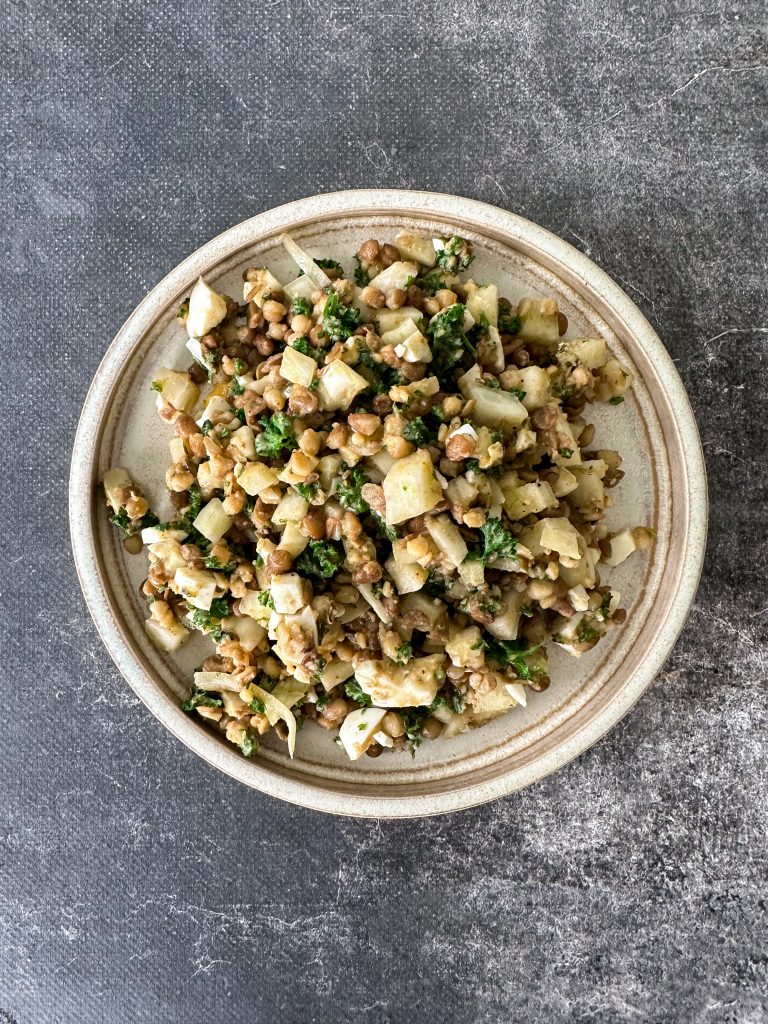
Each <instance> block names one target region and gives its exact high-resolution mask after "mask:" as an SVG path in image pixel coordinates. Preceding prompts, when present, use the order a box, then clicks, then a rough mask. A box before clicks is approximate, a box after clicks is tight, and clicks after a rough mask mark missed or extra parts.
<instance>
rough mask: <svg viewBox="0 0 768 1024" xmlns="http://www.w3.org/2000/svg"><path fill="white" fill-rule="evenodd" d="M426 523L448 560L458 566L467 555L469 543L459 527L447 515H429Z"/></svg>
mask: <svg viewBox="0 0 768 1024" xmlns="http://www.w3.org/2000/svg"><path fill="white" fill-rule="evenodd" d="M425 525H426V527H427V532H428V533H429V535H430V537H431V538H432V540H433V541H434V542H435V544H437V546H438V548H439V549H440V551H442V553H443V554H444V555H445V557H446V558H447V559H448V561H449V562H450V563H451V565H453V566H454V567H456V568H458V566H460V565H461V563H462V562H463V561H464V559H465V558H466V557H467V550H468V549H467V545H466V542H465V541H464V538H463V537H462V536H461V534H460V533H459V529H458V527H457V526H456V525H455V524H454V523H453V522H452V520H451V519H450V518H449V517H448V516H447V515H439V516H429V517H428V518H427V519H426V521H425Z"/></svg>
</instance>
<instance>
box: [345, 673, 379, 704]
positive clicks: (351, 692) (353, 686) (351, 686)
mask: <svg viewBox="0 0 768 1024" xmlns="http://www.w3.org/2000/svg"><path fill="white" fill-rule="evenodd" d="M344 693H346V695H347V696H348V697H349V699H350V700H353V701H355V703H356V704H362V706H363V707H364V708H369V707H370V706H371V704H372V703H373V702H372V701H371V698H370V697H369V696H368V694H367V693H366V692H365V690H363V689H362V687H361V686H360V683H358V681H357V680H356V679H355V678H354V676H353V677H352V679H348V680H347V682H346V683H345V684H344Z"/></svg>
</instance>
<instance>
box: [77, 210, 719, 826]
mask: <svg viewBox="0 0 768 1024" xmlns="http://www.w3.org/2000/svg"><path fill="white" fill-rule="evenodd" d="M404 225H405V226H408V227H411V228H413V229H414V230H415V231H417V232H421V233H424V234H427V235H433V234H453V233H457V234H461V235H463V236H465V237H468V238H470V239H472V240H473V241H474V242H475V245H476V252H477V253H478V256H477V259H476V262H475V264H474V265H473V276H474V277H475V278H476V279H478V280H482V281H484V282H491V281H494V282H496V283H498V284H499V285H500V286H501V292H502V294H504V295H506V296H508V297H509V298H510V299H512V300H513V301H517V299H519V298H521V297H522V296H524V295H533V296H548V295H553V296H555V297H556V298H557V301H558V303H559V305H560V308H561V309H562V310H563V311H564V312H565V313H566V314H567V316H568V319H569V323H570V328H569V336H585V335H592V334H595V333H597V334H599V335H602V336H603V337H605V338H606V339H607V341H608V343H609V345H610V347H611V349H612V350H613V352H614V354H615V355H616V356H617V357H618V358H619V359H620V360H621V361H622V362H623V363H624V364H626V365H628V366H629V367H630V368H631V370H632V372H633V373H634V375H635V378H636V383H635V386H634V389H633V391H632V392H631V394H630V396H629V397H628V399H627V400H626V401H625V402H624V403H623V404H622V405H620V406H603V407H599V408H590V410H589V411H588V418H589V419H590V420H591V421H592V422H594V423H595V425H596V427H597V438H596V443H597V444H598V445H602V446H605V447H612V448H613V447H615V448H617V449H618V450H619V451H620V452H621V454H622V455H623V458H624V469H625V470H626V477H625V479H624V480H623V481H622V483H621V485H620V486H619V487H618V488H616V489H615V490H614V491H612V495H613V496H614V499H615V506H614V507H613V508H612V509H611V510H610V519H609V523H610V525H611V526H612V527H618V526H620V525H636V524H638V523H642V524H648V525H653V526H654V527H655V529H656V531H657V534H658V539H657V542H656V546H655V549H654V550H653V552H652V553H651V555H650V557H649V556H646V555H643V554H636V555H633V556H632V557H631V558H630V559H629V560H628V561H627V562H625V563H624V564H623V565H621V566H619V567H617V568H616V569H613V570H610V571H609V572H608V573H605V574H603V571H602V570H601V575H602V576H603V579H604V581H605V582H610V584H611V586H612V588H614V589H618V590H619V591H620V592H621V594H622V597H623V604H624V606H625V607H626V608H627V612H628V616H627V621H626V623H625V625H624V626H622V627H621V628H620V629H615V630H612V631H611V633H610V635H609V637H607V638H606V640H605V641H603V642H602V643H600V644H599V645H598V646H597V647H596V648H595V650H593V651H592V652H590V653H588V654H586V655H584V656H583V657H582V658H580V659H573V658H571V657H570V656H569V655H568V654H565V653H562V652H559V651H554V652H552V655H551V661H550V673H551V676H552V685H551V686H550V687H549V689H548V690H546V691H545V692H544V693H540V694H531V696H530V699H529V703H528V707H527V708H525V709H523V708H518V709H515V710H514V711H512V712H510V713H509V714H507V715H505V716H503V717H502V718H499V719H497V720H496V721H494V722H492V723H491V724H490V725H487V726H485V727H483V728H481V729H476V730H472V731H470V732H467V733H464V734H463V735H461V736H458V737H456V738H454V739H451V740H448V741H444V742H434V743H429V742H425V743H424V744H423V745H422V746H421V748H420V749H419V751H418V753H417V755H416V757H415V758H413V759H412V758H411V757H410V756H409V755H407V754H403V755H391V756H384V757H380V758H376V759H372V758H363V759H362V760H361V761H358V762H355V763H352V762H350V761H348V760H347V759H346V756H345V755H344V754H343V752H342V751H340V750H339V748H338V746H337V745H336V744H335V743H333V742H332V737H331V736H330V735H329V734H328V733H327V732H325V731H323V730H321V729H318V728H316V727H314V726H308V727H307V728H305V729H304V730H302V732H301V733H300V735H299V742H298V746H297V754H296V759H295V760H293V761H291V760H289V758H288V756H287V752H286V748H285V746H284V745H283V744H281V743H280V742H279V741H277V740H275V742H274V744H272V743H271V742H270V741H269V740H268V741H267V743H266V744H265V745H264V746H263V747H262V751H261V753H260V754H259V755H258V756H257V757H256V758H255V759H251V760H246V759H245V758H243V757H242V756H241V755H240V753H239V752H238V751H237V750H236V749H235V748H234V747H232V746H231V745H230V744H228V743H226V741H224V740H223V739H221V738H220V737H219V736H218V735H216V734H214V733H212V732H210V731H208V730H207V729H206V727H205V726H204V725H203V724H202V723H201V721H200V720H198V719H197V718H196V717H195V716H190V715H188V714H185V713H184V712H183V711H181V709H180V707H179V698H180V697H182V696H184V695H186V694H187V693H188V691H189V681H190V679H191V671H192V669H193V667H194V666H195V665H196V664H199V662H200V661H201V660H202V658H203V657H204V654H203V651H204V650H205V647H204V646H201V645H204V644H205V643H206V641H204V640H203V639H202V638H200V639H199V640H198V638H195V640H194V641H191V642H189V643H188V644H187V645H185V647H184V648H182V650H181V651H180V652H179V654H178V656H176V655H166V654H163V653H161V652H160V651H158V650H156V649H155V648H154V647H153V646H152V645H151V643H150V642H149V641H148V639H147V636H146V634H145V632H144V629H143V627H142V621H143V619H144V618H145V616H146V609H145V606H144V602H143V601H142V600H140V599H139V597H138V593H137V591H138V586H139V585H140V583H141V580H142V579H143V578H144V576H145V574H146V573H145V567H146V559H145V557H144V556H143V555H138V556H136V555H128V554H126V553H125V551H124V549H123V547H122V545H121V543H120V541H119V539H118V536H117V531H116V530H114V528H113V527H112V526H110V525H109V524H108V522H107V517H106V514H105V511H104V508H103V499H102V497H101V495H100V493H99V486H98V481H99V480H100V478H101V477H102V475H103V474H104V472H105V470H107V469H108V468H109V467H110V466H112V465H124V466H127V467H129V468H130V470H131V471H132V473H133V475H134V478H135V479H136V480H137V481H138V482H140V483H141V485H142V486H143V487H144V488H145V491H146V493H147V495H148V496H149V497H150V499H151V501H152V504H153V506H154V507H155V508H156V509H157V510H158V512H159V513H160V514H161V515H162V514H163V512H164V510H165V509H167V497H166V494H165V486H164V467H165V465H166V460H167V439H168V436H169V435H170V430H169V429H168V428H166V427H165V426H164V425H163V424H162V422H161V421H159V420H158V418H157V415H156V412H155V409H154V402H153V398H154V395H153V394H152V392H151V391H150V388H149V384H150V381H151V379H152V374H153V371H154V370H155V369H156V368H157V367H158V366H160V365H167V366H177V367H179V368H182V367H185V366H186V365H188V363H189V359H188V354H187V353H186V352H185V349H184V340H185V338H184V332H183V330H182V328H181V327H180V326H179V325H178V324H177V322H176V320H175V312H176V309H177V307H178V305H179V302H180V300H181V299H183V298H184V297H185V296H186V295H187V294H188V293H189V291H190V287H191V285H192V284H193V283H194V281H195V279H196V278H197V277H198V275H200V274H203V275H205V277H206V279H207V280H208V281H210V282H211V283H212V284H213V286H214V287H216V288H218V289H220V290H224V291H228V292H229V293H230V294H232V295H236V294H239V292H240V288H241V278H240V275H241V272H242V270H243V269H244V268H245V267H246V266H249V265H264V264H268V265H269V266H270V267H272V268H273V269H275V270H276V272H277V274H278V275H280V274H281V273H282V272H285V273H286V274H288V273H295V269H294V268H292V266H291V264H290V260H289V259H288V258H287V257H286V255H285V253H284V251H283V250H282V247H281V246H280V243H279V236H280V234H281V232H283V231H290V233H291V234H292V235H293V236H294V238H296V240H297V241H298V242H299V243H300V244H301V245H303V246H304V247H305V248H307V249H309V251H310V252H312V253H314V254H315V255H318V256H320V255H322V256H326V257H335V258H338V259H340V260H342V261H343V262H344V263H345V264H346V265H349V264H350V263H351V256H352V254H353V253H354V251H355V249H356V248H357V246H358V245H359V243H360V241H362V240H363V239H365V238H371V237H374V238H380V239H392V237H393V236H394V234H395V232H396V230H397V229H398V228H400V227H402V226H404ZM706 518H707V504H706V481H705V470H704V461H703V457H702V452H701V445H700V442H699V437H698V433H697V430H696V425H695V422H694V418H693V414H692V412H691V408H690V405H689V402H688V398H687V396H686V394H685V390H684V388H683V385H682V383H681V381H680V378H679V376H678V374H677V372H676V370H675V367H674V365H673V363H672V360H671V359H670V357H669V355H668V354H667V352H666V350H665V349H664V346H663V345H662V343H661V342H660V340H659V338H658V337H657V336H656V334H655V333H654V331H653V330H652V328H651V327H650V325H649V324H648V322H647V321H646V320H645V318H644V317H643V316H642V314H641V313H640V311H639V310H638V309H637V307H636V306H635V305H634V304H633V303H632V302H631V300H630V299H629V298H628V297H627V296H626V295H625V294H624V292H623V291H622V290H621V289H620V288H619V287H618V286H617V285H616V284H614V282H613V281H612V280H611V279H610V278H609V277H608V276H607V275H606V274H604V273H603V272H602V271H601V270H599V269H598V268H597V267H596V266H595V265H594V263H592V262H591V261H590V260H589V259H587V257H586V256H584V255H583V254H582V253H580V252H578V251H577V250H576V249H574V248H572V247H571V246H570V245H568V244H567V243H566V242H564V241H562V240H561V239H560V238H557V237H556V236H555V235H552V234H550V233H549V232H548V231H545V230H544V229H542V228H540V227H537V226H536V225H535V224H532V223H530V222H529V221H527V220H524V219H523V218H522V217H518V216H515V215H514V214H511V213H508V212H506V211H504V210H500V209H497V208H496V207H493V206H487V205H485V204H483V203H478V202H474V201H472V200H468V199H462V198H459V197H456V196H448V195H437V194H434V193H427V192H406V191H395V190H386V191H354V192H338V193H334V194H330V195H321V196H313V197H311V198H309V199H303V200H300V201H298V202H294V203H290V204H288V205H287V206H281V207H278V208H277V209H274V210H270V211H268V212H267V213H262V214H259V215H258V216H256V217H253V218H252V219H250V220H247V221H244V222H243V223H242V224H238V225H237V226H236V227H233V228H231V229H230V230H229V231H225V232H224V233H223V234H222V235H219V237H218V238H214V239H213V240H212V241H210V242H208V243H207V244H206V245H204V246H203V247H202V248H201V249H199V250H198V251H197V252H196V253H194V255H192V256H190V257H189V258H188V259H186V260H185V261H184V262H183V263H181V264H180V265H179V266H178V267H177V268H176V269H175V270H173V271H172V272H171V273H170V274H169V275H168V276H167V277H166V278H165V279H164V280H163V281H161V282H160V284H159V285H157V287H156V288H154V289H153V291H152V292H150V294H149V295H148V296H147V297H146V298H145V299H144V300H143V302H141V304H140V305H139V306H138V307H137V309H136V310H135V312H134V313H132V314H131V316H130V317H129V318H128V320H127V322H126V323H125V325H124V326H123V327H122V329H121V330H120V331H119V333H118V335H117V337H116V338H115V340H114V341H113V343H112V345H111V346H110V348H109V349H108V351H107V353H106V355H105V356H104V359H103V361H102V363H101V366H100V367H99V369H98V372H97V373H96V376H95V378H94V381H93V384H92V386H91V389H90V391H89V393H88V397H87V398H86V401H85V406H84V408H83V412H82V417H81V420H80V424H79V428H78V431H77V437H76V440H75V446H74V455H73V460H72V470H71V479H70V521H71V531H72V543H73V549H74V555H75V562H76V565H77V570H78V573H79V576H80V582H81V585H82V588H83V592H84V594H85V598H86V601H87V603H88V607H89V609H90V611H91V614H92V615H93V618H94V621H95V623H96V626H97V628H98V630H99V633H100V634H101V637H102V639H103V641H104V643H105V645H106V647H107V649H108V650H109V652H110V654H111V655H112V657H113V659H114V661H115V664H116V665H117V667H118V668H119V670H120V671H121V672H122V674H123V675H124V676H125V678H126V680H127V681H128V682H129V683H130V685H131V686H132V687H133V689H134V690H135V692H136V693H137V694H138V696H139V697H140V698H141V699H142V701H143V702H144V703H145V704H146V705H147V707H148V708H149V710H150V711H152V713H153V714H155V715H156V716H157V718H159V719H160V721H161V722H162V723H163V724H164V725H165V726H166V727H167V728H168V730H169V731H170V732H172V733H173V734H174V736H176V737H177V738H178V739H180V740H181V741H182V742H183V743H185V744H186V745H187V746H188V747H190V748H192V749H193V750H194V751H195V752H196V753H198V754H199V755H200V756H201V757H203V758H204V759H205V760H206V761H208V762H209V763H210V764H211V765H213V766H214V767H216V768H219V769H221V770H222V771H224V772H227V773H228V774H229V775H231V776H233V777H234V778H236V779H239V780H240V781H241V782H243V783H245V784H246V785H248V786H253V787H254V788H256V789H259V790H261V791H262V792H264V793H268V794H270V795H271V796H275V797H279V798H281V799H283V800H288V801H290V802H292V803H296V804H301V805H303V806H305V807H310V808H314V809H316V810H320V811H326V812H331V813H334V814H345V815H354V816H358V817H364V816H368V817H416V816H421V815H429V814H438V813H442V812H446V811H455V810H458V809H460V808H465V807H470V806H472V805H475V804H479V803H482V802H484V801H487V800H493V799H495V798H497V797H501V796H504V795H506V794H509V793H512V792H513V791H515V790H517V789H519V788H521V787H522V786H526V785H529V784H530V783H532V782H535V781H536V780H537V779H540V778H541V777H542V776H544V775H547V774H548V773H549V772H552V771H554V770H555V769H557V768H559V767H560V766H561V765H563V764H565V763H566V762H567V761H570V760H571V759H572V758H574V757H575V756H576V755H577V754H579V753H581V752H582V751H584V750H586V749H587V747H589V746H590V745H591V744H593V743H595V741H596V740H598V739H599V738H600V737H601V736H603V735H604V734H605V733H606V732H607V731H608V730H609V729H610V728H611V727H612V726H613V725H615V724H616V722H618V720H619V719H620V718H621V717H622V715H624V714H625V713H626V712H627V711H628V710H629V709H630V708H631V707H632V705H633V704H634V703H635V701H636V700H637V699H638V697H640V695H641V694H642V693H643V691H644V690H645V689H647V687H648V686H650V684H651V682H652V680H653V678H654V677H655V675H656V674H657V672H658V671H659V669H660V667H661V665H662V664H663V662H664V660H665V658H666V657H667V655H668V654H669V652H670V650H671V648H672V645H673V644H674V642H675V639H676V637H677V635H678V633H679V632H680V629H681V628H682V625H683V622H684V620H685V617H686V613H687V612H688V609H689V607H690V604H691V601H692V600H693V597H694V593H695V591H696V586H697V583H698V579H699V574H700V570H701V564H702V559H703V554H704V546H705V538H706Z"/></svg>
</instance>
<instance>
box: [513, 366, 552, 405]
mask: <svg viewBox="0 0 768 1024" xmlns="http://www.w3.org/2000/svg"><path fill="white" fill-rule="evenodd" d="M518 373H519V376H520V387H521V388H522V389H523V391H524V392H525V398H523V399H521V401H522V403H523V405H524V406H525V408H526V409H527V410H528V412H533V411H534V410H535V409H541V407H542V406H543V405H546V404H547V402H548V401H549V399H550V396H551V391H550V378H549V374H548V373H547V371H546V370H545V369H543V368H542V367H541V366H524V367H523V368H522V369H521V370H519V371H518Z"/></svg>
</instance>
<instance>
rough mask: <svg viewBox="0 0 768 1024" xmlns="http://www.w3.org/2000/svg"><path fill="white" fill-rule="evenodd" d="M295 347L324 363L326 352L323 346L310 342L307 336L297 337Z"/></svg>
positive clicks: (298, 350)
mask: <svg viewBox="0 0 768 1024" xmlns="http://www.w3.org/2000/svg"><path fill="white" fill-rule="evenodd" d="M293 347H294V348H295V349H296V351H297V352H301V353H302V354H303V355H305V356H311V357H312V359H314V360H315V362H316V363H319V364H322V362H323V360H324V359H325V352H323V350H322V349H321V348H315V347H314V346H313V345H310V344H309V341H308V340H307V339H306V338H297V339H296V341H294V343H293Z"/></svg>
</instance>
